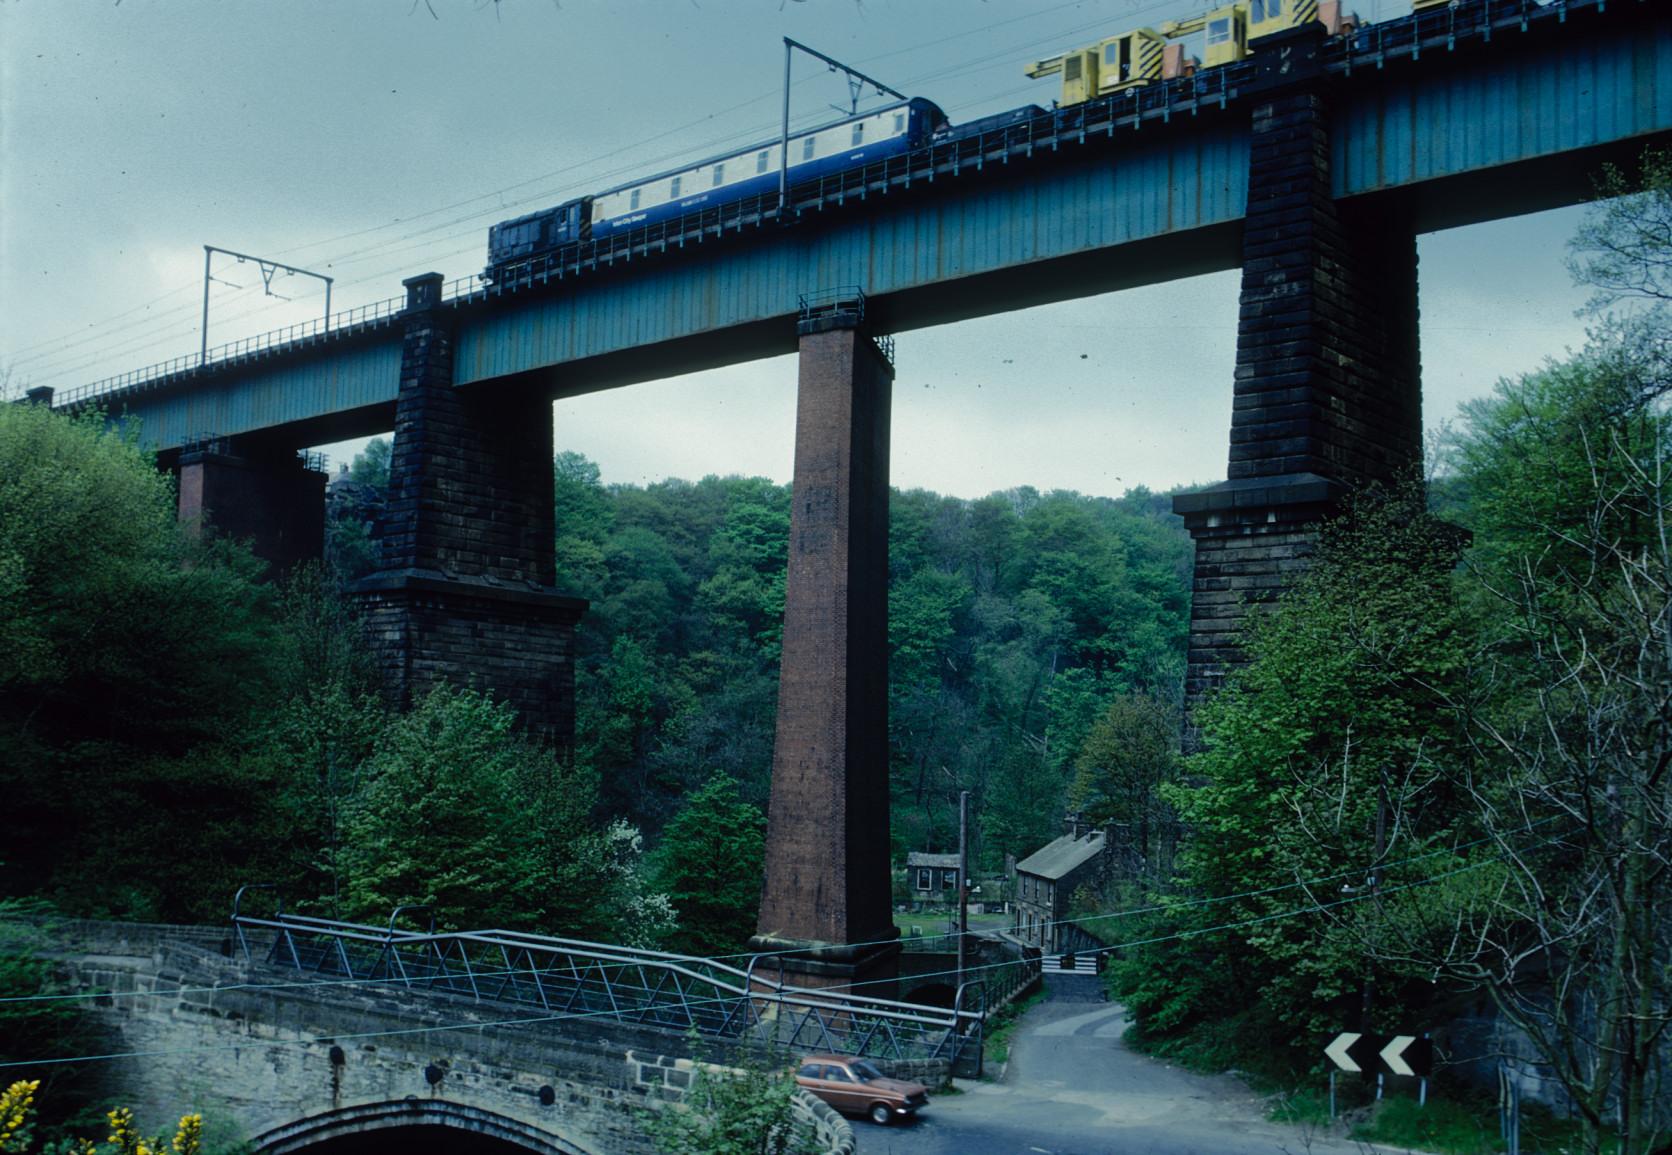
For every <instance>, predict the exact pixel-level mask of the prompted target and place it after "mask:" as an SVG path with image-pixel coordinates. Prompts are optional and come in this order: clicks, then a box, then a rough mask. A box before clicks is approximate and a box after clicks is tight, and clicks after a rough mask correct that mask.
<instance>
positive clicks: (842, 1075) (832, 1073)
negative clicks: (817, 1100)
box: [824, 1067, 853, 1083]
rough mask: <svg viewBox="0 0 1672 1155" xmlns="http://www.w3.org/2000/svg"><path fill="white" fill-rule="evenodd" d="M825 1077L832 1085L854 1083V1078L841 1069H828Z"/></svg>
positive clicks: (825, 1071) (825, 1070)
mask: <svg viewBox="0 0 1672 1155" xmlns="http://www.w3.org/2000/svg"><path fill="white" fill-rule="evenodd" d="M824 1077H825V1078H827V1079H829V1080H830V1081H831V1082H832V1083H851V1082H853V1077H852V1076H851V1075H849V1074H848V1073H847V1072H846V1071H844V1070H843V1069H842V1068H840V1067H826V1068H825V1069H824Z"/></svg>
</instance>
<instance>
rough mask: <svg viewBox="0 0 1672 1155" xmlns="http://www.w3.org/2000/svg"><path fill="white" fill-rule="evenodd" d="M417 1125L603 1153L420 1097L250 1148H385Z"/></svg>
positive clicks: (319, 1120)
mask: <svg viewBox="0 0 1672 1155" xmlns="http://www.w3.org/2000/svg"><path fill="white" fill-rule="evenodd" d="M416 1128H422V1129H426V1130H429V1129H438V1130H439V1129H447V1130H453V1131H464V1132H467V1133H469V1134H471V1135H476V1136H481V1137H482V1138H485V1139H489V1140H495V1141H497V1142H496V1144H495V1145H503V1146H505V1147H506V1148H507V1149H512V1148H514V1149H516V1150H519V1151H531V1152H535V1153H536V1155H598V1153H597V1152H595V1151H593V1150H590V1149H588V1148H585V1147H582V1146H580V1145H578V1144H576V1143H574V1142H572V1141H570V1140H567V1139H564V1138H563V1137H561V1136H559V1135H555V1134H553V1133H552V1132H551V1131H549V1130H546V1129H543V1128H540V1127H536V1126H534V1125H533V1124H531V1123H526V1122H524V1121H522V1120H520V1119H513V1118H510V1117H509V1116H506V1115H501V1114H499V1113H497V1112H495V1111H487V1110H484V1109H482V1108H481V1107H476V1106H472V1105H471V1104H469V1103H461V1102H456V1101H453V1100H450V1099H417V1098H406V1099H396V1100H391V1101H388V1102H382V1103H362V1104H359V1105H357V1106H353V1107H341V1108H337V1109H335V1110H331V1111H321V1112H318V1113H317V1114H313V1115H308V1116H305V1117H303V1118H300V1119H297V1120H295V1121H293V1122H290V1123H286V1124H283V1125H281V1126H278V1127H274V1128H273V1129H272V1130H270V1131H267V1132H265V1133H263V1134H260V1135H257V1136H255V1137H254V1138H253V1139H252V1140H251V1141H250V1149H251V1151H252V1152H254V1153H255V1155H301V1153H302V1152H307V1151H315V1150H321V1151H328V1150H334V1149H338V1148H342V1147H344V1146H345V1144H344V1143H343V1141H344V1140H354V1139H362V1140H369V1141H368V1142H366V1144H365V1146H364V1147H363V1148H359V1149H363V1150H379V1149H384V1150H386V1149H388V1148H390V1147H392V1146H394V1145H395V1143H397V1142H398V1141H399V1137H400V1132H402V1131H407V1130H412V1129H416Z"/></svg>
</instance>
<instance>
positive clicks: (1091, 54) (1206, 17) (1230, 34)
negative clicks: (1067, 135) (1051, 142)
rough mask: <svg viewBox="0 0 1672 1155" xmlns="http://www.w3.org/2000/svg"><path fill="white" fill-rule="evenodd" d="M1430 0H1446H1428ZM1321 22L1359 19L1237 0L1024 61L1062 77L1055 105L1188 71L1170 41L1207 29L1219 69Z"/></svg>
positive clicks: (1206, 57)
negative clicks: (1273, 37)
mask: <svg viewBox="0 0 1672 1155" xmlns="http://www.w3.org/2000/svg"><path fill="white" fill-rule="evenodd" d="M1429 2H1430V3H1440V2H1449V0H1429ZM1314 20H1317V21H1320V22H1322V23H1323V25H1324V26H1325V28H1327V29H1328V31H1329V33H1330V35H1332V36H1333V35H1338V34H1339V33H1341V32H1344V31H1349V30H1350V28H1351V25H1352V24H1353V23H1356V21H1354V20H1353V19H1352V18H1351V17H1346V18H1343V16H1342V12H1341V0H1237V2H1236V3H1234V4H1224V5H1221V6H1219V7H1217V8H1213V9H1210V10H1209V11H1207V12H1205V13H1203V14H1202V15H1200V16H1193V17H1190V18H1189V19H1186V20H1169V21H1167V22H1166V23H1164V24H1162V25H1161V26H1160V27H1159V28H1134V29H1132V30H1131V31H1130V32H1122V33H1120V34H1119V35H1116V36H1110V37H1108V38H1107V39H1104V40H1099V41H1098V42H1097V43H1096V44H1089V45H1087V46H1086V47H1084V48H1076V49H1074V50H1072V51H1070V52H1062V53H1058V54H1057V55H1056V56H1048V57H1046V58H1045V59H1044V60H1036V61H1034V62H1033V63H1032V64H1030V65H1028V67H1027V74H1028V75H1029V76H1030V77H1033V78H1034V79H1036V80H1037V79H1039V78H1040V77H1044V76H1056V75H1059V74H1060V75H1061V76H1062V96H1061V98H1060V99H1059V100H1058V101H1057V103H1058V104H1061V105H1068V104H1079V103H1080V102H1081V101H1085V100H1091V99H1094V98H1095V97H1099V96H1108V95H1109V94H1110V93H1112V92H1119V91H1121V90H1122V89H1125V88H1131V87H1133V86H1135V85H1139V84H1149V83H1151V82H1153V81H1156V80H1171V79H1172V78H1174V77H1177V76H1189V75H1190V74H1191V73H1193V72H1194V71H1195V70H1196V68H1197V63H1196V61H1195V60H1194V59H1193V58H1191V57H1189V56H1187V55H1185V52H1184V47H1183V46H1182V45H1180V44H1177V43H1173V42H1175V41H1178V40H1181V39H1183V38H1184V37H1186V36H1192V35H1194V34H1195V33H1197V32H1202V33H1204V37H1203V44H1202V57H1203V67H1207V68H1217V67H1219V66H1220V65H1222V64H1233V63H1235V62H1237V61H1239V60H1245V59H1247V57H1248V55H1249V54H1250V53H1251V52H1252V51H1253V50H1254V48H1255V46H1256V42H1257V41H1258V40H1259V39H1260V38H1261V37H1262V36H1269V35H1270V34H1271V33H1273V32H1280V31H1282V30H1284V29H1286V28H1296V27H1299V26H1300V25H1302V24H1307V23H1310V22H1311V21H1314Z"/></svg>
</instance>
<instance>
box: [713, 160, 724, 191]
mask: <svg viewBox="0 0 1672 1155" xmlns="http://www.w3.org/2000/svg"><path fill="white" fill-rule="evenodd" d="M725 179H726V166H725V165H724V164H717V165H715V166H714V186H715V187H716V188H718V187H719V186H720V185H721V184H722V183H723V182H724V181H725Z"/></svg>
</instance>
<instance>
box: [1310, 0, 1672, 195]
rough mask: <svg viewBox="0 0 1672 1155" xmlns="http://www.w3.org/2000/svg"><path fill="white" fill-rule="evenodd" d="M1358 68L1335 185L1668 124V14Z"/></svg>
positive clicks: (1530, 155) (1532, 155) (1442, 174)
mask: <svg viewBox="0 0 1672 1155" xmlns="http://www.w3.org/2000/svg"><path fill="white" fill-rule="evenodd" d="M1515 36H1516V34H1515V33H1513V32H1512V33H1510V34H1509V35H1508V39H1507V40H1506V38H1505V37H1504V35H1503V34H1500V36H1499V38H1498V41H1497V42H1496V43H1494V44H1493V45H1492V46H1491V48H1490V49H1486V50H1481V51H1473V52H1470V53H1469V54H1468V55H1467V57H1461V56H1460V57H1458V58H1451V57H1450V55H1449V54H1444V55H1441V56H1440V57H1439V59H1438V60H1437V61H1436V60H1435V59H1434V57H1433V55H1432V54H1431V55H1430V56H1429V57H1428V58H1426V59H1425V60H1424V61H1422V62H1420V64H1421V65H1426V66H1417V65H1414V64H1412V63H1411V62H1399V64H1398V66H1390V67H1389V68H1388V69H1387V70H1386V71H1385V72H1381V73H1378V72H1374V71H1370V72H1366V71H1362V70H1361V71H1360V72H1358V73H1357V74H1355V77H1354V88H1353V89H1352V94H1351V98H1350V99H1348V100H1346V101H1344V102H1343V104H1342V105H1341V106H1340V110H1339V111H1338V113H1337V115H1336V118H1335V123H1334V132H1333V140H1332V142H1331V143H1332V149H1333V153H1334V162H1335V163H1334V167H1333V170H1332V180H1333V184H1334V191H1335V195H1337V196H1352V195H1355V194H1359V193H1368V192H1377V191H1382V190H1391V189H1396V188H1399V187H1401V186H1405V185H1412V184H1417V183H1420V182H1423V181H1431V180H1436V179H1441V178H1447V177H1455V176H1459V175H1462V174H1466V173H1470V172H1477V171H1480V170H1484V169H1489V168H1494V167H1501V166H1507V165H1511V164H1516V163H1520V162H1525V161H1532V160H1538V159H1541V158H1547V157H1553V156H1558V155H1560V154H1562V153H1571V152H1578V151H1580V150H1583V149H1588V148H1594V147H1599V146H1604V145H1609V144H1614V143H1617V142H1620V141H1626V140H1630V139H1632V138H1634V137H1644V138H1647V137H1649V136H1650V135H1651V134H1655V133H1664V132H1666V131H1668V130H1669V129H1672V22H1668V21H1665V20H1661V21H1656V22H1651V23H1645V24H1639V25H1637V26H1635V27H1625V28H1606V29H1599V30H1597V31H1596V32H1594V33H1591V34H1588V35H1586V36H1583V37H1579V36H1575V37H1572V38H1569V39H1563V40H1552V39H1550V38H1547V37H1546V38H1541V39H1540V40H1539V42H1537V43H1535V44H1528V45H1526V46H1521V45H1517V44H1516V43H1515Z"/></svg>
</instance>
